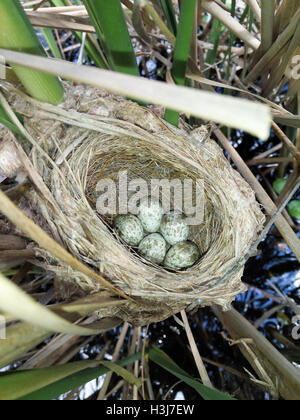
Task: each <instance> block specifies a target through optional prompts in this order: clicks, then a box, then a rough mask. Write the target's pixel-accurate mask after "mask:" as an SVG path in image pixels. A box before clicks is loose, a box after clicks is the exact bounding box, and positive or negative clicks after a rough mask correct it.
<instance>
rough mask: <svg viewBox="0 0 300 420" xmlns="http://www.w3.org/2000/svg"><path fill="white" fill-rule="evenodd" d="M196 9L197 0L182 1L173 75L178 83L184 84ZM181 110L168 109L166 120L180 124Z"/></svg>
mask: <svg viewBox="0 0 300 420" xmlns="http://www.w3.org/2000/svg"><path fill="white" fill-rule="evenodd" d="M195 11H196V0H190V1H188V2H186V1H185V2H182V4H181V11H180V19H179V24H178V31H177V37H176V43H175V50H174V58H173V68H172V76H173V78H174V81H175V83H176V84H178V85H181V86H184V84H185V73H186V68H187V61H188V58H189V55H190V50H191V39H192V33H193V26H194V19H195ZM178 119H179V112H175V111H173V110H167V111H166V113H165V120H166V121H168V122H169V123H171V124H173V125H176V126H177V125H178Z"/></svg>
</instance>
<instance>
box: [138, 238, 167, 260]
mask: <svg viewBox="0 0 300 420" xmlns="http://www.w3.org/2000/svg"><path fill="white" fill-rule="evenodd" d="M166 252H167V243H166V241H165V240H164V238H163V237H162V236H161V235H160V234H159V233H151V234H150V235H148V236H146V237H145V238H144V239H143V240H142V242H141V243H140V245H139V253H140V255H142V256H143V257H144V258H146V260H148V261H151V262H153V263H154V264H161V263H162V262H163V260H164V259H165V256H166Z"/></svg>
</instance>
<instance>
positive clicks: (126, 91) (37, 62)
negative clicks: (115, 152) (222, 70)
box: [0, 49, 271, 140]
mask: <svg viewBox="0 0 300 420" xmlns="http://www.w3.org/2000/svg"><path fill="white" fill-rule="evenodd" d="M0 54H1V55H3V56H4V57H7V58H9V60H10V61H11V62H12V61H13V62H14V63H20V62H21V63H22V64H23V65H24V66H25V65H26V66H28V67H29V68H34V69H38V70H43V69H47V72H49V73H51V74H55V75H60V76H61V77H63V78H65V79H69V80H73V81H77V82H81V83H86V84H89V85H92V86H96V87H99V88H100V89H106V90H107V91H109V92H112V93H116V94H117V95H123V96H130V97H133V98H135V99H137V100H141V101H144V102H149V103H153V104H158V105H162V106H165V107H167V108H170V109H174V110H177V111H180V112H184V113H186V114H189V115H193V116H195V117H199V118H202V119H204V120H209V121H216V122H218V123H221V124H224V125H226V126H228V127H233V128H239V129H242V130H245V131H248V132H249V133H251V134H253V135H255V136H258V137H260V138H262V139H264V140H266V139H267V138H268V137H269V133H270V123H271V113H270V109H269V107H268V106H266V105H262V104H259V103H255V102H250V101H247V100H245V99H237V98H232V97H228V96H226V97H224V95H219V94H215V93H210V92H205V91H199V90H195V89H189V88H186V87H183V86H172V85H169V84H167V83H163V82H158V81H153V80H147V79H144V78H141V77H133V76H130V75H125V74H120V73H115V72H111V71H107V70H100V69H96V68H92V67H87V66H78V65H76V64H73V63H68V62H65V61H62V60H59V61H58V60H55V59H49V58H48V59H47V58H43V57H36V56H32V55H27V54H22V53H16V52H13V51H6V50H1V49H0ZM178 98H180V100H178Z"/></svg>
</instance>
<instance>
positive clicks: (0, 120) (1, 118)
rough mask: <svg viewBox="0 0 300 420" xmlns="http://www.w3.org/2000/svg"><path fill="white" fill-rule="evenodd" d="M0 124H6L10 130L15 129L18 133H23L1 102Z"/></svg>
mask: <svg viewBox="0 0 300 420" xmlns="http://www.w3.org/2000/svg"><path fill="white" fill-rule="evenodd" d="M0 124H3V125H5V126H6V127H8V128H9V129H10V130H12V131H14V132H15V133H16V134H18V135H20V136H21V135H22V133H21V131H20V130H19V128H18V127H17V126H16V125H15V124H14V123H13V122H12V121H11V119H10V118H9V116H8V115H7V113H6V112H5V109H3V106H2V105H1V104H0Z"/></svg>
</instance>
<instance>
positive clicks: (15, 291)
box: [0, 274, 100, 336]
mask: <svg viewBox="0 0 300 420" xmlns="http://www.w3.org/2000/svg"><path fill="white" fill-rule="evenodd" d="M0 309H1V311H3V312H4V313H7V314H10V315H13V316H15V317H16V318H17V319H20V320H22V321H26V322H29V323H32V324H34V325H36V326H38V327H40V328H42V329H45V330H48V331H52V332H60V333H65V334H73V335H83V336H85V335H94V334H97V333H99V332H100V331H97V330H92V329H88V328H85V327H79V326H77V325H73V324H71V323H70V322H68V321H66V320H65V319H63V318H61V317H60V316H58V315H56V314H55V313H53V312H51V311H50V310H49V309H47V308H46V307H44V306H42V305H40V304H39V303H37V302H36V301H35V300H34V299H32V298H31V297H30V296H29V295H27V294H26V293H25V292H23V291H22V290H21V289H20V288H19V287H18V286H16V285H15V284H14V283H12V282H11V281H10V280H8V279H7V278H5V277H4V276H3V275H2V274H0Z"/></svg>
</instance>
